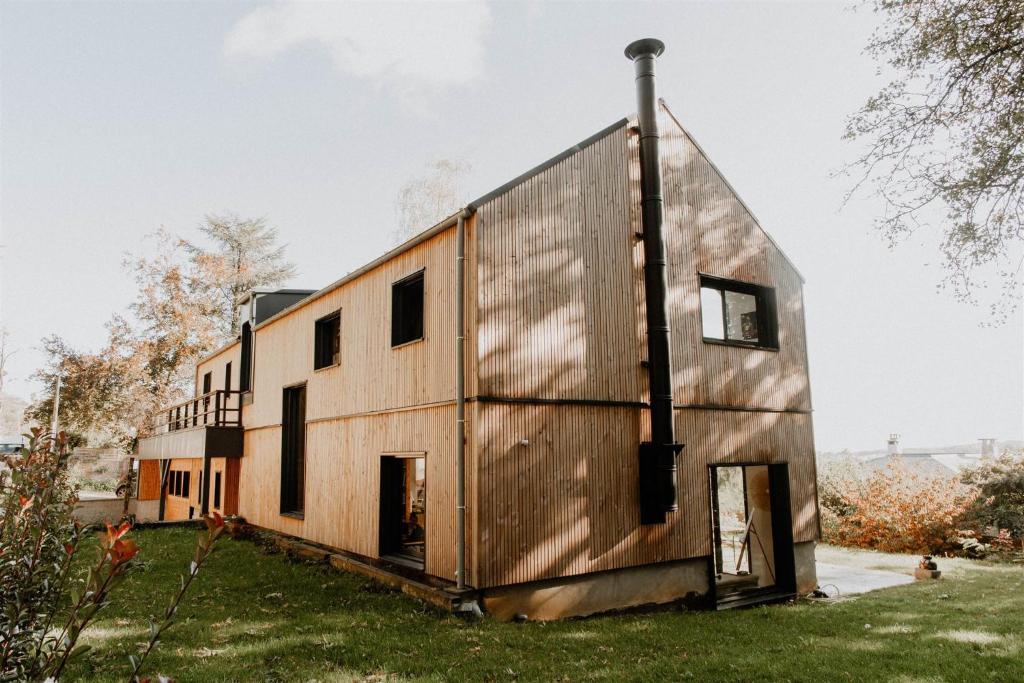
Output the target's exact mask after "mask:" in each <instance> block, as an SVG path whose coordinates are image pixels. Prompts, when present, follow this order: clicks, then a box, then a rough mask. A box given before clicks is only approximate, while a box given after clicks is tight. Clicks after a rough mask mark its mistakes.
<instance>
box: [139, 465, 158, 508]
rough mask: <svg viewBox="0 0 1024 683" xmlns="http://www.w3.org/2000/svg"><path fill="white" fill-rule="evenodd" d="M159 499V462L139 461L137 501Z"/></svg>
mask: <svg viewBox="0 0 1024 683" xmlns="http://www.w3.org/2000/svg"><path fill="white" fill-rule="evenodd" d="M159 498H160V461H159V460H140V461H139V495H138V499H139V500H158V499H159Z"/></svg>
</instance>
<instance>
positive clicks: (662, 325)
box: [626, 38, 683, 524]
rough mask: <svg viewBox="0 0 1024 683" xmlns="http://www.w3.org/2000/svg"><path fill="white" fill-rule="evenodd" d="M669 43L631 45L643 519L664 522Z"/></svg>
mask: <svg viewBox="0 0 1024 683" xmlns="http://www.w3.org/2000/svg"><path fill="white" fill-rule="evenodd" d="M664 51H665V44H664V43H662V42H661V41H660V40H655V39H654V38H645V39H643V40H637V41H635V42H633V43H630V44H629V46H627V47H626V57H628V58H629V59H630V60H632V61H633V64H634V66H635V69H636V99H637V121H638V123H639V126H640V186H641V202H642V211H641V215H642V219H643V239H644V289H645V292H646V301H647V375H648V384H649V389H650V402H651V441H650V442H644V443H641V444H640V521H641V523H643V524H664V522H665V515H666V513H668V512H672V511H675V510H677V509H679V506H678V503H677V501H676V455H677V454H678V453H679V451H680V450H682V447H683V446H682V444H678V443H676V440H675V425H674V424H673V417H674V416H673V409H672V355H671V352H670V349H671V346H670V344H669V338H670V331H669V324H668V303H667V292H668V263H667V259H666V255H665V237H664V235H663V234H662V229H661V227H662V214H663V204H664V200H663V199H662V195H661V152H660V151H659V149H658V147H659V142H660V138H661V135H660V133H659V132H658V100H657V95H656V93H655V86H654V61H655V59H657V57H658V56H660V55H661V53H662V52H664Z"/></svg>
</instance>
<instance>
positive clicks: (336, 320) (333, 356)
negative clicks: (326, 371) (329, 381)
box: [313, 311, 341, 370]
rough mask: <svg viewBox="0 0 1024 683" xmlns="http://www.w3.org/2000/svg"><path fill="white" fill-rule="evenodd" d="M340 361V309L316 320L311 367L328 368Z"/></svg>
mask: <svg viewBox="0 0 1024 683" xmlns="http://www.w3.org/2000/svg"><path fill="white" fill-rule="evenodd" d="M340 362H341V311H335V312H334V313H332V314H331V315H329V316H326V317H324V318H320V320H317V321H316V328H315V330H314V340H313V369H314V370H319V369H321V368H329V367H331V366H332V365H337V364H338V363H340Z"/></svg>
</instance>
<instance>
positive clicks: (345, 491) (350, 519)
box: [239, 403, 475, 580]
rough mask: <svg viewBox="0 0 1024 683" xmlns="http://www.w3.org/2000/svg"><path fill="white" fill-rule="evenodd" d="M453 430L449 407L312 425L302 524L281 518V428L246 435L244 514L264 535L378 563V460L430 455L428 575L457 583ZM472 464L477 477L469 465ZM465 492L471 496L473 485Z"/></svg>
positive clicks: (241, 507)
mask: <svg viewBox="0 0 1024 683" xmlns="http://www.w3.org/2000/svg"><path fill="white" fill-rule="evenodd" d="M454 425H455V407H454V404H452V403H447V404H445V405H440V406H434V407H431V408H422V409H416V410H403V411H398V412H391V413H380V414H373V415H361V416H355V417H347V418H337V419H325V420H319V421H315V422H311V423H309V424H307V427H306V482H305V487H306V488H305V501H306V502H305V508H306V509H305V519H304V520H296V519H294V518H291V517H283V516H281V515H280V514H279V505H280V438H281V436H280V428H279V427H271V428H265V429H258V430H250V431H247V432H246V455H245V457H244V458H242V459H241V482H240V491H239V494H240V495H239V512H240V514H241V515H242V516H243V517H245V518H246V519H247V520H249V521H250V522H253V523H255V524H257V525H259V526H262V527H266V528H269V529H275V530H278V531H282V532H284V533H289V534H294V535H296V536H301V537H303V538H307V539H309V540H311V541H315V542H317V543H322V544H324V545H328V546H331V547H334V548H340V549H342V550H347V551H350V552H353V553H358V554H360V555H365V556H367V557H377V556H378V521H379V518H380V508H379V497H378V491H379V490H380V457H381V455H382V454H385V453H398V452H425V453H426V465H427V486H426V489H427V524H426V527H427V559H426V571H427V573H429V574H432V575H434V576H439V577H441V578H445V579H450V580H454V578H455V441H454V436H455V429H454ZM469 464H470V467H471V468H472V469H475V465H474V463H473V462H472V461H470V463H469ZM467 488H468V490H469V493H470V494H471V493H472V480H470V481H469V483H468V487H467ZM467 497H468V498H469V499H470V500H473V498H472V497H470V496H469V495H467ZM470 509H471V510H472V505H470ZM468 517H469V518H470V519H472V516H471V515H469V516H468ZM472 534H473V529H472V525H471V524H470V525H469V531H468V533H467V537H469V538H472Z"/></svg>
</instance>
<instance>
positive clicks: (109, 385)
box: [26, 335, 136, 447]
mask: <svg viewBox="0 0 1024 683" xmlns="http://www.w3.org/2000/svg"><path fill="white" fill-rule="evenodd" d="M42 350H43V353H45V355H46V359H47V360H46V364H45V365H44V366H43V367H42V368H40V369H39V370H37V371H36V372H35V374H34V375H33V379H34V380H35V381H36V382H38V383H39V384H41V385H43V386H44V387H46V391H45V392H44V393H43V396H42V397H41V398H39V400H37V401H36V402H35V403H33V404H32V405H31V406H30V407H29V408H28V410H27V412H26V417H28V418H29V419H30V420H33V421H34V422H36V423H37V424H41V425H48V424H50V417H51V415H52V414H53V398H54V394H53V389H54V387H55V386H56V384H57V377H58V376H60V377H61V391H60V416H59V417H60V428H61V429H62V430H63V431H65V432H67V433H68V435H69V439H70V442H71V445H72V447H73V446H75V445H78V444H80V443H95V444H100V445H127V444H128V443H129V442H130V441H131V439H132V436H133V434H131V433H126V431H125V427H127V426H128V425H129V424H130V422H131V420H125V416H126V414H128V413H130V412H131V411H132V409H133V408H132V405H131V400H132V396H131V394H132V390H131V387H132V383H133V379H134V377H135V375H136V373H135V372H134V371H133V370H132V369H131V367H130V364H131V359H125V358H122V357H121V356H120V351H119V350H118V349H115V348H113V346H112V345H110V344H108V345H107V346H106V347H105V348H104V349H102V350H101V351H99V352H98V353H87V352H82V351H79V350H77V349H75V348H73V347H72V346H71V345H70V344H68V342H67V341H65V340H64V339H62V338H61V337H59V336H57V335H51V336H49V337H47V338H45V339H43V341H42Z"/></svg>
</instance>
